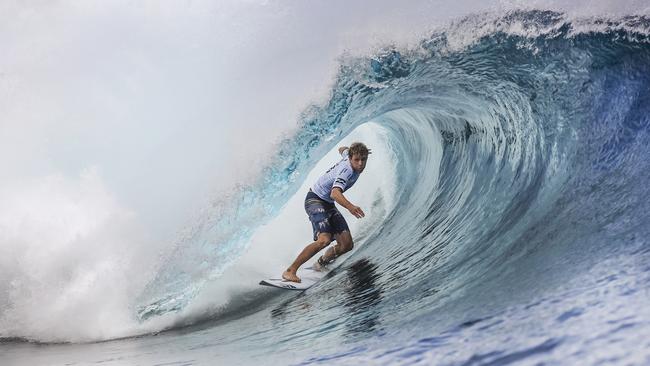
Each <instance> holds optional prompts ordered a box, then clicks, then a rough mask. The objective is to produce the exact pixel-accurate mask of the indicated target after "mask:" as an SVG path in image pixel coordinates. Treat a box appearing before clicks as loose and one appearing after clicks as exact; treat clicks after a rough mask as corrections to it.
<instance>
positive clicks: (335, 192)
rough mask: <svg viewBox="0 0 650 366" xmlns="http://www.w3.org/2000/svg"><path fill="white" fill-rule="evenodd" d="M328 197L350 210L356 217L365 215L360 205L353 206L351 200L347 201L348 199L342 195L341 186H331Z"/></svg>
mask: <svg viewBox="0 0 650 366" xmlns="http://www.w3.org/2000/svg"><path fill="white" fill-rule="evenodd" d="M330 197H332V198H333V199H334V201H336V203H338V204H339V205H341V206H343V207H345V208H346V209H347V210H348V211H350V213H351V214H352V215H354V217H356V218H357V219H360V218H362V217H364V216H366V214H365V213H364V212H363V210H362V209H361V207H359V206H355V205H354V204H353V203H352V202H350V201H348V199H347V198H345V196H344V195H343V190H341V188H339V187H334V188H332V192H331V193H330Z"/></svg>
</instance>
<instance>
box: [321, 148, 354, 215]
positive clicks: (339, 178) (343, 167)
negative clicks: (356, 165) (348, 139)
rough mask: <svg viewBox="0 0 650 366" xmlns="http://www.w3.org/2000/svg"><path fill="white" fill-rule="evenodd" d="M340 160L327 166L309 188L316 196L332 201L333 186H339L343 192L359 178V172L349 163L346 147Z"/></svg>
mask: <svg viewBox="0 0 650 366" xmlns="http://www.w3.org/2000/svg"><path fill="white" fill-rule="evenodd" d="M341 158H342V159H341V160H340V161H339V162H338V163H336V164H334V166H333V167H331V168H329V170H328V171H327V172H325V174H323V175H321V177H320V178H318V180H317V181H316V183H314V185H313V186H312V187H311V190H312V191H313V192H314V193H316V195H317V196H318V197H320V198H321V199H323V200H325V201H327V202H329V203H334V199H332V197H330V194H331V193H332V189H333V188H334V187H338V188H341V190H342V191H343V192H345V191H347V190H348V189H349V188H350V187H352V186H353V185H354V183H355V182H356V181H357V178H359V173H357V172H355V171H354V169H352V165H350V158H349V157H348V149H345V150H344V151H343V152H342V153H341Z"/></svg>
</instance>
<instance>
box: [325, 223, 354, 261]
mask: <svg viewBox="0 0 650 366" xmlns="http://www.w3.org/2000/svg"><path fill="white" fill-rule="evenodd" d="M334 238H335V239H336V244H335V245H332V246H331V247H329V248H328V249H327V250H326V251H325V254H323V256H322V260H323V262H325V263H331V262H334V260H335V259H336V257H338V256H340V255H342V254H345V253H347V252H349V251H351V250H352V248H354V242H353V240H352V235H351V234H350V231H349V230H346V231H343V232H341V233H338V234H336V235H334Z"/></svg>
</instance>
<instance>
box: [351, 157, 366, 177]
mask: <svg viewBox="0 0 650 366" xmlns="http://www.w3.org/2000/svg"><path fill="white" fill-rule="evenodd" d="M367 161H368V155H359V154H355V155H352V157H351V158H350V165H352V169H354V171H355V172H357V173H361V172H362V171H363V170H364V169H366V162H367Z"/></svg>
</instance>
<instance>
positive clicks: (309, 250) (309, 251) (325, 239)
mask: <svg viewBox="0 0 650 366" xmlns="http://www.w3.org/2000/svg"><path fill="white" fill-rule="evenodd" d="M331 242H332V234H330V233H320V234H318V239H316V241H315V242H313V243H311V244H309V245H307V246H306V247H305V249H303V250H302V252H301V253H300V254H298V258H296V260H295V261H293V263H292V264H291V266H289V268H287V270H286V271H284V273H283V274H282V278H284V279H285V280H287V281H292V282H300V277H298V276H297V275H296V272H298V268H300V266H302V265H303V264H304V263H305V262H307V261H308V260H309V259H310V258H311V257H313V256H314V255H316V253H318V252H320V251H321V250H323V249H324V248H325V247H327V246H328V245H329V244H330V243H331Z"/></svg>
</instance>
